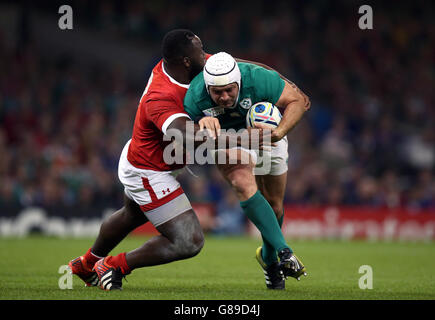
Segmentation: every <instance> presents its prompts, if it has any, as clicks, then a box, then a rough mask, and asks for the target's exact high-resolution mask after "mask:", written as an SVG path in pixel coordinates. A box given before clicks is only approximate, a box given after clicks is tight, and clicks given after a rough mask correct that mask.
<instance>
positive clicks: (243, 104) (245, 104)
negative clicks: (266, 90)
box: [239, 98, 252, 109]
mask: <svg viewBox="0 0 435 320" xmlns="http://www.w3.org/2000/svg"><path fill="white" fill-rule="evenodd" d="M239 104H240V106H241V107H242V108H244V109H249V108H250V107H251V106H252V101H251V98H244V99H243V100H242V101H240V103H239Z"/></svg>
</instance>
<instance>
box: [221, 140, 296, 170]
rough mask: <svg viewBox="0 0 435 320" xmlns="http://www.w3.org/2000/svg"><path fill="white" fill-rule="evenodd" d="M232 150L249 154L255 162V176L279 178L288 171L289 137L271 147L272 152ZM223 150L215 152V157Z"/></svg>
mask: <svg viewBox="0 0 435 320" xmlns="http://www.w3.org/2000/svg"><path fill="white" fill-rule="evenodd" d="M232 149H240V150H244V151H246V152H247V153H249V154H250V155H251V157H252V159H253V161H254V163H255V164H256V165H255V168H254V170H253V173H254V175H272V176H279V175H281V174H283V173H285V172H287V171H288V140H287V137H284V138H282V139H281V140H279V141H278V142H276V146H274V147H271V150H268V151H266V150H249V149H245V148H242V147H236V148H232ZM219 151H223V149H219V150H215V151H214V152H213V153H214V157H216V155H217V152H219Z"/></svg>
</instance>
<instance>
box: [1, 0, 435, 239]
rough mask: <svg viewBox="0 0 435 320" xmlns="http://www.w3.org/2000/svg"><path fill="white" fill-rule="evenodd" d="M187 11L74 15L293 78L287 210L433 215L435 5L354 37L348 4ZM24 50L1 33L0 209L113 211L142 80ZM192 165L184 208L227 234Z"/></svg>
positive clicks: (397, 15)
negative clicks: (180, 32) (197, 206)
mask: <svg viewBox="0 0 435 320" xmlns="http://www.w3.org/2000/svg"><path fill="white" fill-rule="evenodd" d="M189 3H190V2H189V1H188V2H184V3H178V2H169V1H158V2H157V1H153V2H151V3H148V2H142V1H129V2H121V1H89V2H88V1H86V2H85V1H75V2H74V1H72V7H73V8H74V10H75V12H83V13H84V12H86V14H83V15H79V16H78V17H76V19H82V23H84V24H87V26H88V27H89V28H95V29H98V30H100V31H107V32H109V33H110V34H111V35H113V37H129V38H130V39H132V40H133V41H142V42H145V43H147V42H149V43H154V45H155V44H156V43H158V44H159V43H160V41H161V38H162V36H163V35H164V34H165V33H166V32H167V31H168V30H170V29H173V28H178V27H187V28H190V29H191V30H193V31H194V32H196V33H197V34H198V35H199V36H200V37H201V39H202V41H203V43H204V47H205V51H207V52H210V53H215V52H218V51H227V52H229V53H231V54H233V55H234V56H236V57H240V58H245V59H250V60H256V61H260V62H263V63H265V64H268V65H270V66H271V67H274V68H276V69H277V70H278V71H279V72H280V73H282V74H284V75H285V76H287V77H288V78H289V79H291V80H292V81H294V82H295V83H296V84H297V85H298V86H299V87H300V88H301V89H302V90H303V91H304V92H305V93H306V94H307V95H308V96H309V97H310V98H311V101H312V107H311V110H310V111H308V112H307V113H306V116H305V118H304V119H303V120H302V121H301V122H300V124H299V125H298V126H297V127H296V128H295V130H294V131H292V132H291V133H290V134H289V154H290V158H289V171H288V184H287V191H286V196H285V201H286V203H288V204H298V205H299V204H306V205H368V206H377V207H388V208H397V207H407V208H410V209H413V210H416V211H418V210H420V209H425V208H432V209H433V208H435V179H434V164H435V130H434V120H435V93H434V83H435V24H434V23H433V21H432V18H433V17H432V16H431V15H430V11H431V10H426V8H425V6H427V5H428V6H432V8H431V9H433V6H434V5H433V4H430V3H427V2H425V3H424V4H423V2H422V1H413V3H407V4H406V5H407V6H409V7H406V8H404V7H400V6H401V4H395V5H394V7H392V8H389V7H388V6H387V4H383V5H384V6H383V7H382V6H375V7H374V30H360V29H359V28H358V18H359V15H358V13H357V8H358V7H357V6H356V5H355V3H352V2H339V1H334V2H333V3H329V2H326V1H316V2H310V3H306V2H299V1H294V2H290V1H278V2H276V4H274V5H268V4H267V3H266V2H250V4H249V10H247V9H246V6H247V5H248V4H244V3H243V2H240V3H239V2H237V3H235V2H234V1H223V2H209V1H203V2H199V3H196V2H195V3H193V2H192V3H191V6H189ZM389 6H393V4H389ZM229 8H231V10H229ZM40 9H41V10H44V9H45V8H44V7H43V6H42V5H41V8H40ZM76 9H77V10H76ZM181 13H183V14H181ZM33 49H34V48H33V47H32V44H31V43H30V44H29V45H28V46H26V47H25V48H21V49H20V50H7V49H6V48H5V47H4V46H3V45H2V40H1V34H0V70H2V72H1V73H0V123H1V127H0V181H1V183H0V206H2V205H10V204H17V205H20V206H28V205H41V206H51V205H59V204H62V205H67V206H73V205H77V204H80V205H83V206H92V205H95V204H97V203H98V204H107V205H113V206H118V205H120V204H121V203H122V202H121V201H122V186H121V184H120V182H119V181H118V178H117V164H118V158H119V155H120V152H121V150H122V147H123V145H124V143H125V142H126V141H127V140H128V139H129V138H130V136H131V132H132V126H133V121H134V115H135V112H136V108H137V104H138V101H139V98H140V96H141V94H142V91H143V88H144V86H145V82H146V80H147V77H148V75H149V72H150V70H144V79H143V80H144V82H143V83H132V82H131V81H130V80H129V79H128V77H127V76H126V75H125V74H124V73H123V71H122V70H121V69H119V68H115V67H113V66H110V65H97V64H96V65H94V66H92V67H91V68H90V67H88V66H87V67H84V66H82V65H80V64H78V63H77V62H76V61H75V60H74V57H68V56H66V57H64V56H62V57H46V56H42V55H41V54H38V52H36V51H35V50H33ZM191 169H192V171H193V172H194V173H195V175H196V176H198V177H195V176H194V175H192V174H189V173H183V174H181V176H180V181H181V183H182V186H183V188H184V189H185V191H186V193H187V194H188V196H189V197H190V199H191V201H192V202H202V203H207V202H212V203H216V204H217V208H218V211H219V212H220V213H221V216H220V220H218V222H217V223H218V225H219V224H220V223H222V226H230V225H233V226H234V228H236V227H237V223H235V221H233V222H234V223H233V224H231V223H226V222H225V221H226V220H225V219H233V220H237V219H243V215H242V213H241V211H240V207H239V205H238V203H237V199H236V198H235V197H234V194H233V193H232V192H229V189H228V186H227V185H226V182H225V181H224V180H223V179H222V178H221V177H220V176H219V173H218V172H217V171H216V169H215V168H214V167H213V166H203V167H200V166H191ZM219 221H220V222H219ZM218 227H219V226H217V228H218ZM226 231H227V232H235V233H236V232H237V230H232V231H231V230H230V231H229V230H226Z"/></svg>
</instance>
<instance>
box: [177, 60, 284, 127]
mask: <svg viewBox="0 0 435 320" xmlns="http://www.w3.org/2000/svg"><path fill="white" fill-rule="evenodd" d="M238 65H239V69H240V73H241V77H242V80H241V88H240V91H239V97H238V99H237V102H236V104H235V106H234V107H232V108H223V107H219V106H217V105H216V104H215V103H214V102H213V100H212V99H211V98H210V95H209V94H208V92H207V89H206V88H205V83H204V77H203V74H202V72H201V73H200V74H198V75H197V76H196V77H195V78H194V79H193V80H192V82H191V83H190V86H189V90H187V93H186V96H185V97H184V109H185V110H186V112H187V113H188V114H189V116H190V118H191V119H192V120H194V121H195V122H198V121H199V119H201V118H202V117H204V116H211V117H216V118H218V119H219V123H220V125H221V128H222V129H230V128H233V129H236V130H239V129H241V128H246V113H248V110H249V108H250V107H251V106H252V105H254V104H256V103H257V102H263V101H264V102H265V101H267V102H270V103H272V104H275V103H276V102H277V101H278V99H279V97H280V96H281V93H282V91H283V90H284V80H282V79H281V78H280V76H279V75H278V73H277V72H275V71H272V70H266V69H264V68H262V67H259V66H257V65H254V64H251V63H243V62H239V63H238Z"/></svg>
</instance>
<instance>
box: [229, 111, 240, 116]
mask: <svg viewBox="0 0 435 320" xmlns="http://www.w3.org/2000/svg"><path fill="white" fill-rule="evenodd" d="M241 116H242V115H241V114H240V113H238V112H231V113H230V117H241Z"/></svg>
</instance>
